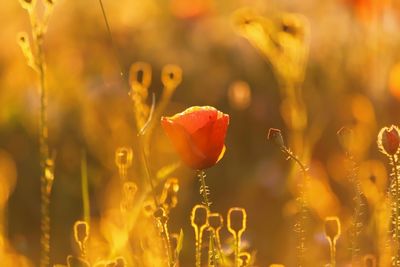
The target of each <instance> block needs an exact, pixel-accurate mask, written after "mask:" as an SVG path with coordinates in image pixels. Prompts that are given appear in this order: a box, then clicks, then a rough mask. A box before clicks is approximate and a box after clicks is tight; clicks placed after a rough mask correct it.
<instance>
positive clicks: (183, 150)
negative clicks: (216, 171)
mask: <svg viewBox="0 0 400 267" xmlns="http://www.w3.org/2000/svg"><path fill="white" fill-rule="evenodd" d="M161 124H162V126H163V128H164V131H165V133H166V134H167V136H168V137H169V139H170V140H171V142H172V144H173V145H174V147H175V149H176V150H177V152H178V153H179V155H180V156H181V158H182V160H183V161H184V162H185V163H186V164H187V165H188V166H189V167H191V168H193V169H196V170H203V169H206V168H209V167H211V166H213V165H215V164H216V163H217V162H218V161H219V160H220V159H221V158H222V157H223V155H224V152H225V145H224V140H225V136H226V131H227V128H228V124H229V115H227V114H224V113H222V112H221V111H218V110H217V109H215V108H214V107H209V106H203V107H198V106H196V107H191V108H188V109H186V110H185V111H183V112H181V113H178V114H176V115H174V116H172V117H162V118H161Z"/></svg>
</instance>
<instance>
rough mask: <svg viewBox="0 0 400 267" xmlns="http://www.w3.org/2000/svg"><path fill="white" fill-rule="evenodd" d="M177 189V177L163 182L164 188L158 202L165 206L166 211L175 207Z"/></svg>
mask: <svg viewBox="0 0 400 267" xmlns="http://www.w3.org/2000/svg"><path fill="white" fill-rule="evenodd" d="M178 191H179V182H178V179H177V178H169V179H168V180H167V181H166V182H165V184H164V189H163V191H162V193H161V197H160V203H161V204H162V205H163V206H164V207H165V208H166V210H167V211H169V210H170V209H173V208H175V207H176V205H177V204H178Z"/></svg>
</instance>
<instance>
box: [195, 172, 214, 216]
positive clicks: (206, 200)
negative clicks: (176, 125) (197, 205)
mask: <svg viewBox="0 0 400 267" xmlns="http://www.w3.org/2000/svg"><path fill="white" fill-rule="evenodd" d="M198 177H199V179H200V194H201V195H202V197H203V202H204V205H206V207H207V208H208V209H210V207H211V202H210V199H209V198H208V196H209V194H210V190H209V189H208V186H207V185H206V173H205V172H204V170H200V171H199V172H198Z"/></svg>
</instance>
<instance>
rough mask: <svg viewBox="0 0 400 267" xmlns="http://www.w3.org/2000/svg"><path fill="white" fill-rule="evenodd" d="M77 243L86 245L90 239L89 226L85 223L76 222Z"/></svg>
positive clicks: (75, 235)
mask: <svg viewBox="0 0 400 267" xmlns="http://www.w3.org/2000/svg"><path fill="white" fill-rule="evenodd" d="M74 238H75V241H76V242H77V243H78V244H79V245H81V244H85V243H86V241H87V240H88V238H89V225H88V223H87V222H85V221H76V222H75V224H74Z"/></svg>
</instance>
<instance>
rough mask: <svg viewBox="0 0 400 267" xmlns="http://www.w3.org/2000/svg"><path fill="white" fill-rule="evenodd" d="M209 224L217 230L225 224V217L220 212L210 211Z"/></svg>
mask: <svg viewBox="0 0 400 267" xmlns="http://www.w3.org/2000/svg"><path fill="white" fill-rule="evenodd" d="M208 224H209V226H210V228H211V229H212V230H213V231H215V232H217V231H219V230H220V229H221V228H222V226H223V225H224V218H223V217H222V215H221V214H219V213H210V214H209V215H208Z"/></svg>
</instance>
